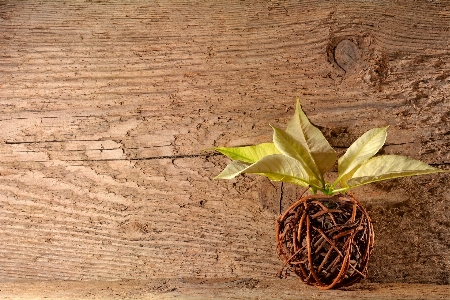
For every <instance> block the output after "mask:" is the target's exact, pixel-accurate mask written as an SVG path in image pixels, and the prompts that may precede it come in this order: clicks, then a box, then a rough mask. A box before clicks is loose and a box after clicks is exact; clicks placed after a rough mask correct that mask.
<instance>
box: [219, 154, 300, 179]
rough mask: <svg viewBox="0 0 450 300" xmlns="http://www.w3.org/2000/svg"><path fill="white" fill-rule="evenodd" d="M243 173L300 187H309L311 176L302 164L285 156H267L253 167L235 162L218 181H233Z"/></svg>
mask: <svg viewBox="0 0 450 300" xmlns="http://www.w3.org/2000/svg"><path fill="white" fill-rule="evenodd" d="M243 173H249V174H257V175H262V176H266V177H268V178H269V179H270V180H272V181H283V182H290V183H294V184H297V185H300V186H307V185H309V175H308V173H307V172H306V170H305V169H304V168H303V166H302V165H301V163H300V162H299V161H297V160H295V159H293V158H290V157H288V156H285V155H283V154H273V155H269V156H265V157H263V158H262V159H261V160H259V161H257V162H255V163H254V164H251V165H249V164H246V163H243V162H240V161H233V162H232V163H230V164H229V165H228V166H227V167H226V168H225V169H224V170H223V171H222V172H221V173H220V174H219V175H218V176H217V177H216V179H232V178H234V177H236V176H237V175H239V174H243Z"/></svg>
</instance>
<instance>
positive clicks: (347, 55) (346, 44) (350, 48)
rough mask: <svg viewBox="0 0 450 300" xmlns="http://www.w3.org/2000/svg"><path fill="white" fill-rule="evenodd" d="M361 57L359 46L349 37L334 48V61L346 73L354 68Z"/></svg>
mask: <svg viewBox="0 0 450 300" xmlns="http://www.w3.org/2000/svg"><path fill="white" fill-rule="evenodd" d="M360 59H361V55H360V53H359V48H358V46H357V45H356V44H355V43H354V42H352V41H350V40H348V39H345V40H342V41H340V42H339V43H338V44H337V45H336V47H335V48H334V61H335V62H336V64H337V65H338V66H339V67H341V68H342V69H343V70H344V71H345V72H346V73H348V72H351V71H352V70H354V69H355V68H356V66H357V65H358V64H359V60H360Z"/></svg>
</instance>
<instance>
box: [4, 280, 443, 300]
mask: <svg viewBox="0 0 450 300" xmlns="http://www.w3.org/2000/svg"><path fill="white" fill-rule="evenodd" d="M291 279H292V280H281V281H280V280H279V279H277V278H273V279H269V278H265V279H254V278H234V279H230V278H228V279H227V278H220V279H209V280H208V279H194V278H190V279H152V280H144V281H139V280H121V281H109V282H106V281H89V282H86V281H72V282H68V281H19V282H17V281H16V282H9V283H0V289H1V295H2V299H5V300H6V299H14V300H28V299H34V300H35V299H47V300H48V299H55V300H66V299H67V300H77V299H86V300H87V299H121V300H122V299H130V300H131V299H133V300H140V299H188V300H191V299H192V300H207V299H209V300H210V299H217V300H222V299H224V300H225V299H227V300H232V299H236V300H242V299H248V300H254V299H260V300H263V299H266V300H269V299H270V300H272V299H284V300H297V299H308V300H350V299H360V300H392V299H396V300H423V299H429V300H446V299H448V295H449V287H448V286H446V285H430V284H398V283H389V284H379V283H376V284H375V283H371V284H357V285H354V286H352V287H351V288H347V289H345V290H331V291H321V290H318V289H317V288H315V287H311V286H305V285H304V284H302V283H300V282H299V281H298V279H297V280H295V279H294V278H291ZM299 284H300V286H299Z"/></svg>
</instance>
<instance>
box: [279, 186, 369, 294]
mask: <svg viewBox="0 0 450 300" xmlns="http://www.w3.org/2000/svg"><path fill="white" fill-rule="evenodd" d="M276 238H277V250H278V255H279V256H280V257H281V258H282V259H283V260H284V262H285V263H284V265H283V267H282V268H281V270H280V271H279V272H278V275H279V276H280V277H282V276H283V275H284V276H287V275H288V274H289V272H290V271H291V272H294V273H295V274H297V275H298V276H299V277H300V279H301V280H302V281H303V282H305V283H307V284H310V285H314V286H316V287H318V288H320V289H331V288H339V287H344V286H350V285H352V284H354V283H356V282H358V281H360V280H361V279H363V278H365V277H366V275H367V264H368V262H369V256H370V253H371V251H372V249H373V243H374V232H373V226H372V222H371V220H370V218H369V216H368V214H367V211H366V210H365V209H364V207H363V206H362V205H361V203H359V201H358V200H357V199H356V198H355V197H354V196H353V195H351V194H349V193H347V194H337V195H334V196H325V195H311V196H306V197H302V198H301V199H300V200H298V201H297V202H295V203H294V204H293V205H291V207H289V208H288V209H287V210H286V212H285V213H284V214H283V215H281V216H280V217H279V218H278V220H277V228H276ZM283 273H284V274H283Z"/></svg>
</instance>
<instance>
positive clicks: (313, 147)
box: [286, 98, 337, 177]
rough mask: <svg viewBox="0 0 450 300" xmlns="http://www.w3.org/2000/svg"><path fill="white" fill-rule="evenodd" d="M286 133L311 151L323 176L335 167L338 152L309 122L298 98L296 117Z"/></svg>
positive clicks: (291, 121) (289, 124)
mask: <svg viewBox="0 0 450 300" xmlns="http://www.w3.org/2000/svg"><path fill="white" fill-rule="evenodd" d="M286 132H288V133H289V134H291V135H292V136H293V137H294V138H295V139H296V140H298V141H299V142H300V143H301V144H302V145H303V146H304V147H305V148H306V149H308V150H309V152H310V153H311V156H312V158H313V160H314V162H315V164H316V169H317V170H318V171H319V173H320V174H321V175H323V174H325V173H326V172H327V171H329V170H330V169H331V168H332V167H333V165H334V164H335V162H336V159H337V154H336V151H334V149H333V148H332V147H331V146H330V144H329V143H328V141H327V140H326V139H325V137H324V136H323V134H322V132H321V131H320V130H319V129H318V128H317V127H315V126H314V125H312V124H311V122H310V121H309V120H308V118H307V117H306V115H305V113H304V112H303V110H302V108H301V105H300V100H299V99H298V98H297V105H296V107H295V113H294V116H293V118H292V119H291V120H290V122H289V123H288V126H287V129H286ZM321 177H322V176H321Z"/></svg>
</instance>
